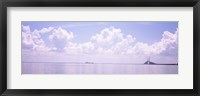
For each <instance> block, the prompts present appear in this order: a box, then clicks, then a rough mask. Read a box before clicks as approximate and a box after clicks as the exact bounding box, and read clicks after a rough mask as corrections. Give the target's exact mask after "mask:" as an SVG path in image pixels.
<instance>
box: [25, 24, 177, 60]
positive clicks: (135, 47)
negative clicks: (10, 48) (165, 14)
mask: <svg viewBox="0 0 200 96" xmlns="http://www.w3.org/2000/svg"><path fill="white" fill-rule="evenodd" d="M73 39H74V34H73V32H70V31H67V30H65V29H63V28H61V27H60V28H53V27H48V28H42V29H41V30H34V31H33V32H31V30H30V27H29V26H23V25H22V48H23V49H28V50H34V51H36V52H38V54H42V52H47V53H45V54H48V53H50V52H54V53H57V55H58V54H61V53H62V54H68V55H70V56H71V55H73V56H75V55H77V56H79V55H80V56H79V57H81V56H86V55H87V56H90V58H95V57H96V58H97V57H101V58H103V57H105V58H108V57H109V56H112V57H113V59H114V58H115V60H118V59H119V57H120V56H121V57H120V58H122V57H124V58H125V57H126V58H128V59H123V60H124V61H123V62H126V60H129V61H127V62H132V59H131V58H137V60H139V59H140V60H139V61H144V60H146V58H147V57H149V56H153V57H156V56H157V57H159V56H160V57H161V55H162V57H163V58H167V57H165V56H164V55H165V54H167V55H166V56H169V54H172V55H173V56H174V53H176V51H178V29H177V31H176V32H174V33H173V32H169V31H164V32H163V34H162V38H161V39H160V40H158V41H157V42H155V43H153V44H148V43H145V42H135V41H136V37H134V36H133V35H130V34H124V33H123V31H122V30H121V29H120V28H115V27H113V26H111V27H109V28H105V29H102V30H101V31H100V32H99V33H97V34H95V35H93V36H91V38H90V40H89V41H87V42H84V43H75V42H72V40H73ZM172 50H175V51H172ZM171 52H174V53H171ZM175 55H176V54H175ZM63 56H67V55H63ZM117 56H118V57H117ZM55 58H56V57H55ZM63 58H64V57H63ZM141 58H142V59H141ZM169 60H171V59H169Z"/></svg>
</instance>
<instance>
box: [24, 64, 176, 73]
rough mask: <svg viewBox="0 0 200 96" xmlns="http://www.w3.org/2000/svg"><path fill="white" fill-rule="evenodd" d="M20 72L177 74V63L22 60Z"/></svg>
mask: <svg viewBox="0 0 200 96" xmlns="http://www.w3.org/2000/svg"><path fill="white" fill-rule="evenodd" d="M21 71H22V74H74V75H75V74H84V75H86V74H103V75H106V74H178V64H131V63H73V62H22V70H21Z"/></svg>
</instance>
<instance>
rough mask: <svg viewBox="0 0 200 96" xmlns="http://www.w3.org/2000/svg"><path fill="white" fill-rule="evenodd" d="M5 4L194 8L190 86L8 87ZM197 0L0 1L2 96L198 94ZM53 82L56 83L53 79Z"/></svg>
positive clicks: (199, 5) (199, 21)
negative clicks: (118, 87)
mask: <svg viewBox="0 0 200 96" xmlns="http://www.w3.org/2000/svg"><path fill="white" fill-rule="evenodd" d="M7 7H193V24H194V26H193V37H194V38H193V53H194V54H193V66H194V67H193V69H194V71H193V75H194V76H193V86H194V87H193V89H66V90H65V89H62V90H59V89H37V90H31V89H7ZM199 32H200V0H98V1H97V0H1V1H0V94H1V96H83V95H87V96H93V95H96V96H100V95H102V96H110V95H116V96H117V95H118V96H119V95H120V96H199V84H200V83H199V80H200V79H199V77H200V74H199V72H200V71H199V70H200V66H199V45H200V44H199V41H200V35H199ZM55 83H56V82H55Z"/></svg>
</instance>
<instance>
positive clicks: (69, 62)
mask: <svg viewBox="0 0 200 96" xmlns="http://www.w3.org/2000/svg"><path fill="white" fill-rule="evenodd" d="M22 63H57V64H64V63H66V64H83V65H94V64H116V65H117V64H118V65H120V64H123V65H178V64H175V63H169V64H168V63H163V64H162V63H160V64H158V63H156V64H143V63H84V62H22Z"/></svg>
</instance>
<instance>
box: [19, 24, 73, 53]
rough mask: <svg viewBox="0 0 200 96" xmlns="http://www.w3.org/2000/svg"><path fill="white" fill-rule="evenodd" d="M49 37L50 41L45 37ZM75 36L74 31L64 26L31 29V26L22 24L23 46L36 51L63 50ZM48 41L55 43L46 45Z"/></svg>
mask: <svg viewBox="0 0 200 96" xmlns="http://www.w3.org/2000/svg"><path fill="white" fill-rule="evenodd" d="M45 38H48V40H49V41H45V40H43V39H45ZM73 38H74V36H73V33H72V32H68V31H66V30H64V29H62V28H57V29H56V28H53V27H49V28H42V29H41V30H37V29H35V30H34V31H33V32H31V31H30V27H29V26H23V25H22V48H24V49H31V50H36V51H51V50H52V51H55V50H63V48H64V47H65V45H66V44H67V43H68V42H69V41H70V40H72V39H73ZM46 42H52V44H53V45H49V46H47V45H46Z"/></svg>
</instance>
